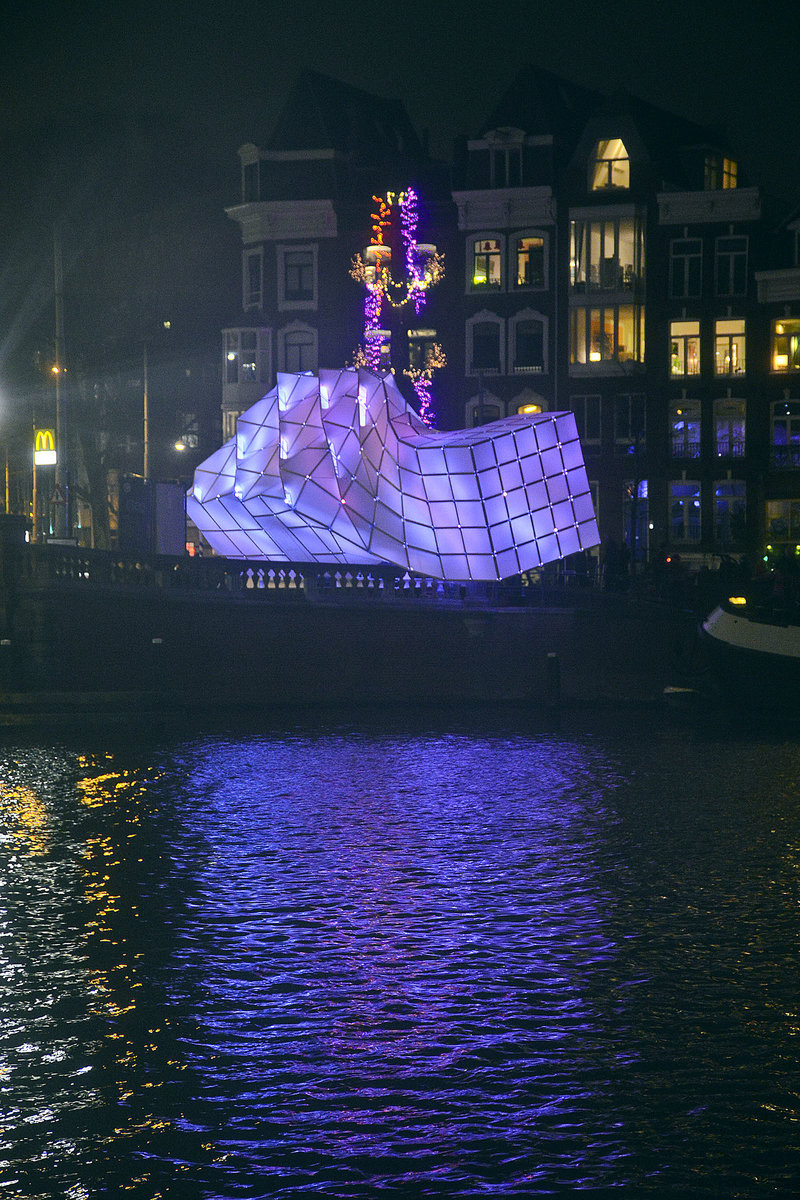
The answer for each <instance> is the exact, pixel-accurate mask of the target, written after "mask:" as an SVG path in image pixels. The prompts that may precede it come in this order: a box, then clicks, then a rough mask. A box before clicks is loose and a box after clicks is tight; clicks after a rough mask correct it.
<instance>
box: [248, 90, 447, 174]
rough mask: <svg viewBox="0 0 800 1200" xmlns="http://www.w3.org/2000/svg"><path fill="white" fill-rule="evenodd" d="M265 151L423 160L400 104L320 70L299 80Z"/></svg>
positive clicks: (411, 127) (404, 111)
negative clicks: (330, 151)
mask: <svg viewBox="0 0 800 1200" xmlns="http://www.w3.org/2000/svg"><path fill="white" fill-rule="evenodd" d="M266 149H267V150H273V151H277V150H335V151H338V152H339V153H340V154H344V155H356V156H357V157H358V156H359V153H360V152H362V151H369V153H370V154H371V155H378V156H379V155H396V156H401V157H407V158H411V159H423V158H424V157H425V154H424V151H423V148H422V144H421V142H420V140H419V138H418V137H417V135H416V133H415V131H414V128H413V126H412V124H411V121H410V120H409V117H408V114H407V113H406V110H405V108H404V106H403V103H402V101H400V100H384V99H383V98H382V97H380V96H373V95H372V94H371V93H370V92H365V91H362V90H361V89H360V88H355V87H351V86H350V85H349V84H346V83H341V82H340V81H339V80H338V79H332V78H330V77H329V76H327V75H321V74H319V72H317V71H304V72H303V73H302V74H301V75H300V77H299V78H298V80H297V83H296V84H295V87H294V89H293V91H292V92H291V94H290V95H289V98H288V100H287V102H286V104H285V105H284V107H283V111H282V112H281V115H280V116H279V118H278V122H277V125H276V126H275V129H274V130H273V133H272V136H271V137H270V139H269V142H268V143H267V146H266Z"/></svg>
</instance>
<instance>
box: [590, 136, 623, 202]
mask: <svg viewBox="0 0 800 1200" xmlns="http://www.w3.org/2000/svg"><path fill="white" fill-rule="evenodd" d="M589 170H590V187H591V191H593V192H600V191H607V190H609V189H611V188H629V187H630V186H631V164H630V159H629V158H628V151H627V150H626V149H625V143H624V142H623V141H622V139H621V138H610V139H609V140H608V141H604V142H598V143H597V146H596V148H595V152H594V155H593V157H592V159H591V162H590V164H589Z"/></svg>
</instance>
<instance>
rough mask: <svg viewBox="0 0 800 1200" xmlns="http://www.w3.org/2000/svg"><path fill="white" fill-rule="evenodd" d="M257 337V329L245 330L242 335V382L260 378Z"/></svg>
mask: <svg viewBox="0 0 800 1200" xmlns="http://www.w3.org/2000/svg"><path fill="white" fill-rule="evenodd" d="M257 346H258V341H257V336H256V331H255V329H243V330H242V334H241V360H240V370H241V378H242V381H243V382H244V381H246V380H255V379H257V378H258V354H257Z"/></svg>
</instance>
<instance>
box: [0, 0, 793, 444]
mask: <svg viewBox="0 0 800 1200" xmlns="http://www.w3.org/2000/svg"><path fill="white" fill-rule="evenodd" d="M796 17H797V8H796V2H792V3H789V2H788V0H776V2H773V3H771V4H770V5H769V6H762V5H760V4H758V3H756V2H755V0H752V2H750V3H741V2H739V0H732V2H730V3H728V4H723V3H722V2H721V0H697V3H696V4H695V5H694V6H693V7H689V6H684V5H682V4H676V3H671V2H670V0H663V2H662V3H660V4H658V5H656V4H655V3H654V4H652V5H647V6H645V5H644V4H642V5H634V4H631V3H627V2H625V0H603V3H597V0H528V2H525V0H499V2H498V0H494V2H492V3H486V4H484V5H474V4H473V5H471V6H470V5H466V6H465V5H463V4H461V5H458V4H451V3H449V2H445V0H406V3H404V4H394V5H390V4H388V3H384V4H383V5H380V4H378V3H377V0H376V2H375V3H372V4H369V3H366V2H365V0H348V2H347V3H346V4H345V5H344V6H333V5H326V4H324V3H322V2H321V0H290V2H289V3H287V4H286V5H285V6H279V5H278V4H276V3H274V0H269V2H266V3H256V2H255V0H228V2H227V3H225V4H217V3H214V4H211V3H209V2H208V0H195V2H194V3H192V4H182V3H181V4H173V5H168V4H166V3H165V4H164V5H162V6H160V7H156V6H154V5H152V4H142V3H128V4H125V3H119V4H116V5H112V4H108V3H102V4H92V3H87V2H86V0H83V2H81V0H77V2H75V3H61V4H59V5H54V4H52V3H50V4H43V3H41V2H39V3H37V2H36V0H33V2H32V3H31V4H28V5H25V6H17V7H15V8H14V9H13V10H12V11H11V12H10V13H9V14H7V15H6V17H5V24H4V29H3V36H2V50H1V51H0V53H1V54H2V63H0V66H2V69H1V70H0V161H2V164H3V186H2V188H0V228H2V230H3V235H2V239H0V437H2V436H3V434H2V428H3V422H4V419H5V417H8V416H9V415H10V414H13V411H14V409H15V408H17V409H18V408H19V407H20V400H19V397H20V395H21V394H22V390H23V389H24V388H25V387H26V386H28V383H27V382H26V381H30V379H31V362H32V361H33V359H34V357H35V355H36V354H37V352H38V351H37V347H39V346H40V345H41V346H45V348H46V346H47V344H48V343H49V342H51V341H52V326H53V316H52V310H53V284H52V281H53V252H52V245H53V243H52V237H53V234H52V230H53V226H54V223H56V222H57V223H58V224H59V226H60V227H61V226H63V228H64V230H65V233H64V246H65V250H64V253H65V257H66V259H67V262H66V268H65V269H66V271H67V294H68V302H69V307H68V318H69V320H68V341H69V348H70V349H71V350H72V352H73V353H78V352H86V351H87V350H91V349H93V348H94V349H96V347H92V346H91V345H90V343H92V342H94V341H97V339H98V337H102V336H105V337H106V338H107V340H108V341H109V343H110V342H111V341H112V340H113V337H114V336H116V333H115V331H117V330H121V329H123V328H124V327H126V322H127V328H128V332H129V333H130V334H131V336H133V337H140V336H144V334H143V333H142V331H141V330H140V329H139V328H138V325H137V322H139V321H140V320H141V314H142V313H150V312H152V311H153V310H155V309H156V308H158V307H159V306H161V307H164V304H162V301H164V303H166V304H167V306H168V307H169V308H170V309H171V311H172V312H175V311H177V310H178V308H179V307H181V306H182V307H183V309H184V312H185V313H188V314H189V315H188V317H187V321H186V322H185V325H186V329H185V332H186V336H187V338H188V337H191V336H195V335H196V336H197V337H198V338H200V339H203V338H204V339H206V340H208V339H209V338H211V339H212V340H213V338H215V337H216V336H217V334H216V332H213V333H212V331H217V330H218V329H219V328H220V327H221V326H222V325H223V324H224V323H225V321H226V320H235V313H234V312H233V308H235V305H236V301H235V300H232V301H231V305H230V308H231V311H230V312H228V313H226V315H225V316H223V317H220V313H219V308H220V304H219V283H218V280H219V279H220V273H219V270H218V269H217V267H216V266H215V264H214V263H213V262H212V261H211V259H212V256H213V255H214V254H216V256H217V264H222V263H224V264H227V266H225V267H222V271H223V273H225V272H228V273H230V272H229V270H228V269H229V267H230V264H231V263H234V262H235V261H236V258H237V246H238V243H237V241H236V237H237V231H236V229H235V228H234V226H233V223H232V222H230V221H228V219H227V218H226V217H225V215H224V208H225V205H226V204H231V203H235V202H236V199H237V195H238V186H239V174H238V172H239V162H238V158H237V155H236V151H237V149H238V147H239V146H240V145H242V144H243V143H244V142H248V141H253V142H255V143H256V144H263V143H264V142H265V141H266V139H267V137H268V135H269V133H270V131H271V129H272V126H273V123H274V121H275V120H276V118H277V115H278V112H279V110H280V108H281V106H282V104H283V102H284V100H285V98H286V96H287V94H288V92H289V90H290V88H291V87H292V85H293V84H294V82H295V79H296V77H297V74H298V72H299V71H300V70H301V69H303V68H306V67H311V68H313V69H315V70H318V71H321V72H323V73H327V74H330V75H333V76H336V77H338V78H340V79H342V80H344V81H346V82H349V83H352V84H355V85H356V86H358V87H361V88H364V89H366V90H368V91H371V92H374V93H376V94H379V95H382V96H384V97H387V98H401V99H403V100H404V101H405V104H406V107H407V109H408V112H409V115H410V117H411V119H412V121H413V123H414V124H415V126H416V128H417V130H418V131H419V132H420V133H422V132H423V131H425V130H428V131H429V134H430V146H431V150H432V151H433V153H434V154H436V155H438V156H440V157H444V158H446V157H449V156H450V153H451V150H452V142H453V139H454V138H455V137H456V136H458V135H459V134H468V135H470V134H471V135H475V134H477V133H478V132H479V131H480V129H481V127H482V125H483V123H484V121H485V120H486V118H487V116H488V114H489V113H490V112H491V110H492V109H493V107H494V106H495V105H496V103H497V101H498V100H499V99H500V98H501V96H502V95H503V93H504V92H505V90H506V89H507V88H508V87H509V85H510V84H511V82H512V80H513V78H514V76H515V74H516V73H517V71H518V70H519V69H520V68H522V67H524V66H526V65H528V64H533V65H538V66H541V67H545V68H547V69H549V70H551V71H554V72H556V73H560V74H562V75H564V76H565V77H567V78H569V79H572V80H574V81H576V82H578V83H581V84H584V85H585V86H588V87H591V88H594V89H597V90H598V91H601V92H609V93H610V92H613V91H615V90H617V89H620V88H627V89H628V90H630V91H631V92H633V93H635V94H638V95H639V96H641V97H642V98H644V99H645V100H648V101H650V102H651V103H654V104H657V105H660V106H662V107H665V108H667V109H668V110H672V111H675V112H676V113H677V114H679V115H681V116H685V117H689V118H692V119H694V120H696V121H699V122H701V123H704V124H709V125H712V126H716V127H719V128H721V129H722V130H723V131H725V132H727V135H728V137H729V140H730V144H731V146H732V147H733V149H734V151H735V152H737V153H738V156H739V161H740V178H741V179H743V180H746V179H747V176H748V174H749V176H750V178H751V179H752V180H753V181H755V182H758V183H760V184H761V185H762V186H763V187H764V188H765V190H766V191H767V192H768V193H771V194H773V195H775V196H777V197H779V198H781V200H782V201H783V206H784V210H785V211H788V210H789V209H792V208H794V207H796V206H798V205H800V135H799V133H798V131H800V86H798V78H799V77H800V71H798V66H800V62H799V61H798V52H797V46H798V39H797V37H796V35H795V26H796ZM192 197H196V198H197V201H196V207H198V214H199V216H198V220H199V221H200V222H201V223H200V224H198V225H196V226H194V227H192V226H190V225H188V224H187V223H186V222H185V221H182V219H181V220H180V221H179V220H178V219H177V218H176V222H175V228H176V230H179V231H180V233H182V235H183V237H184V244H183V245H182V246H181V245H180V244H179V240H178V237H179V235H176V239H175V242H174V245H173V247H172V250H173V258H174V259H175V262H177V263H178V264H179V266H180V270H173V268H172V264H165V267H166V270H164V271H163V272H162V274H164V275H165V276H166V277H167V279H168V286H169V288H171V289H172V293H171V294H170V295H166V296H162V297H161V298H160V299H159V301H158V303H155V302H153V301H152V298H151V294H152V289H151V294H148V291H147V289H148V287H149V286H150V281H149V280H148V279H147V278H145V275H146V271H145V270H143V269H142V268H141V264H140V262H139V257H138V249H137V244H136V242H135V238H136V236H137V230H138V229H141V230H143V231H144V232H145V233H146V227H147V222H148V220H149V214H150V213H153V212H155V210H156V209H157V208H160V210H161V213H162V215H163V214H164V213H165V212H168V211H169V206H170V205H171V204H172V203H173V202H174V203H175V204H176V206H177V205H180V204H185V202H186V200H187V198H192ZM193 202H194V201H193ZM202 205H204V206H205V209H204V211H203V212H200V211H199V208H200V206H202ZM177 211H178V209H177V207H176V212H177ZM114 222H116V230H115V229H113V228H112V226H113V224H114ZM202 222H205V224H202ZM164 227H165V228H166V227H168V222H167V225H164ZM198 231H199V232H198ZM122 237H127V238H128V244H127V246H126V247H125V254H126V255H127V270H128V274H127V276H126V275H125V274H124V272H119V271H118V270H117V265H118V263H119V261H120V259H119V253H118V252H117V251H116V249H115V248H114V247H115V246H116V245H118V244H120V239H121V238H122ZM115 239H116V241H115ZM104 246H105V247H111V248H112V249H111V250H110V252H108V253H106V257H105V267H104V269H105V271H106V275H107V278H106V283H107V285H108V286H107V289H106V293H105V294H101V290H100V288H99V287H98V279H99V276H98V273H97V271H96V270H95V269H94V267H93V265H92V259H91V255H92V254H93V253H94V252H95V251H97V252H98V253H101V252H102V248H103V247H104ZM81 262H82V263H83V266H84V275H83V278H82V280H81V279H78V278H77V277H76V278H75V279H72V278H71V277H70V274H69V272H70V269H71V267H72V265H73V264H80V263H81ZM157 267H158V263H156V265H155V267H152V269H151V274H152V273H153V272H154V271H155V270H156V268H157ZM215 272H216V273H215ZM87 280H89V281H90V285H89V286H87V282H86V281H87ZM236 287H238V284H236V282H235V280H234V281H233V282H232V283H230V288H231V294H232V295H233V294H234V293H235V291H236ZM137 288H138V292H137ZM224 303H225V304H227V301H224ZM92 304H94V310H92ZM192 322H194V324H195V325H196V326H197V328H196V330H193V329H191V328H189V325H190V324H191V323H192ZM102 325H105V327H107V328H105V329H101V328H100V327H101V326H102ZM97 330H100V333H99V334H98V333H97V332H96V331H97ZM176 330H177V327H176ZM173 342H174V344H175V346H176V347H177V345H178V334H177V331H176V332H175V334H174V338H173ZM109 352H110V351H109ZM36 361H41V358H38V359H36ZM4 414H5V417H4Z"/></svg>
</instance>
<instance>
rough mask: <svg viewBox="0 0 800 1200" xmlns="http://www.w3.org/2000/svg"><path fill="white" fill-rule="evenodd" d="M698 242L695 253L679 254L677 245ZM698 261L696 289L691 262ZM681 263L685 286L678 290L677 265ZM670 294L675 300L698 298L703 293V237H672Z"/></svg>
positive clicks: (670, 247)
mask: <svg viewBox="0 0 800 1200" xmlns="http://www.w3.org/2000/svg"><path fill="white" fill-rule="evenodd" d="M691 243H696V244H697V246H698V249H697V250H696V251H695V252H693V253H684V254H678V253H677V252H676V246H680V245H689V244H691ZM692 262H696V263H697V285H696V290H693V287H692V268H691V263H692ZM678 263H681V264H682V265H681V271H680V274H681V275H682V277H683V287H682V288H681V290H680V291H679V290H678V287H677V283H678V279H677V275H678V272H677V270H676V266H677V264H678ZM669 294H670V297H671V299H673V300H697V299H699V297H700V296H702V294H703V239H702V238H700V237H681V238H672V239H671V240H670V244H669Z"/></svg>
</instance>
